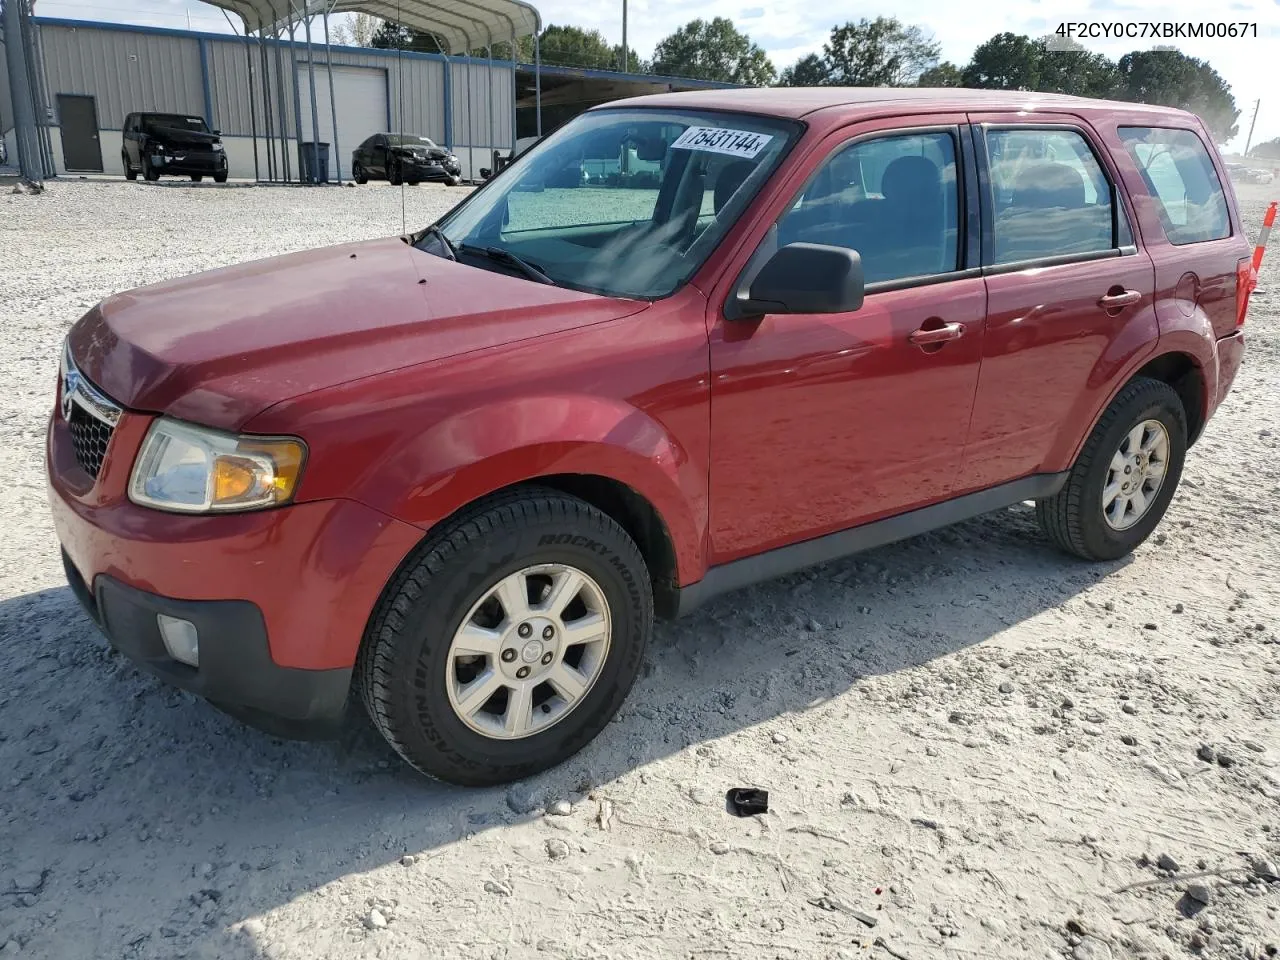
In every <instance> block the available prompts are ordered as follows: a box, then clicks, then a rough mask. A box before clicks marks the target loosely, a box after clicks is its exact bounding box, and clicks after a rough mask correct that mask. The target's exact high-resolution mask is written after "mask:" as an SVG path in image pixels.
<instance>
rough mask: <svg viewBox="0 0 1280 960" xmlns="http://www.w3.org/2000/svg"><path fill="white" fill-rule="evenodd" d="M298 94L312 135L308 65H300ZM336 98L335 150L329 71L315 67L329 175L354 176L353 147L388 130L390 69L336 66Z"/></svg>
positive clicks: (305, 134)
mask: <svg viewBox="0 0 1280 960" xmlns="http://www.w3.org/2000/svg"><path fill="white" fill-rule="evenodd" d="M298 95H299V97H300V99H301V100H302V135H303V137H304V138H305V139H307V140H310V139H312V135H311V83H310V80H309V79H308V76H307V70H306V67H299V68H298ZM333 99H334V102H335V103H336V104H337V106H338V146H339V147H340V148H341V150H342V155H341V156H336V155H335V152H334V140H333V113H332V111H330V109H329V75H328V72H327V71H325V70H324V69H323V68H322V67H320V66H319V65H317V67H316V110H317V111H318V113H319V116H318V117H317V118H316V119H317V121H318V126H319V129H320V137H319V139H320V141H321V142H322V143H327V144H329V176H330V178H331V179H336V178H337V177H339V176H346V177H349V176H351V151H352V150H354V149H355V148H356V147H357V146H359V145H360V144H361V143H362V142H363V141H364V140H365V139H366V138H367V137H371V136H373V135H374V134H375V133H385V132H386V130H387V73H386V71H385V70H376V69H370V68H368V67H338V66H335V67H334V68H333Z"/></svg>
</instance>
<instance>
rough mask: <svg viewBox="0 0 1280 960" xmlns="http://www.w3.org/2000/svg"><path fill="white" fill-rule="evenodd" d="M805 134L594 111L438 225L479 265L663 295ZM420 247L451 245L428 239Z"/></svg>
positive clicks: (651, 113) (767, 126) (758, 125)
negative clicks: (518, 262) (515, 265)
mask: <svg viewBox="0 0 1280 960" xmlns="http://www.w3.org/2000/svg"><path fill="white" fill-rule="evenodd" d="M799 130H800V127H799V125H798V124H796V123H792V122H788V121H784V120H778V119H774V118H770V117H756V116H747V115H744V114H731V113H719V112H713V111H693V110H690V111H685V110H663V111H658V110H643V109H632V110H623V109H618V110H598V111H592V112H590V113H586V114H583V115H582V116H580V117H578V118H576V119H575V120H573V121H572V122H570V123H568V124H566V125H565V126H564V127H562V128H561V129H560V130H558V131H557V132H555V133H554V134H551V135H550V136H549V137H547V139H546V140H545V141H544V142H543V143H541V144H539V145H538V146H537V147H536V148H534V149H533V150H531V151H529V153H527V154H524V155H523V156H521V157H520V158H519V159H517V160H516V161H515V163H513V164H512V165H511V167H510V168H509V169H508V170H505V171H503V173H502V175H501V176H499V177H498V178H496V179H495V180H493V181H492V182H491V183H490V184H489V185H488V186H486V187H485V188H483V189H481V190H479V191H477V192H476V193H475V194H473V195H472V197H470V198H469V199H468V200H467V201H466V202H465V203H463V204H462V205H461V206H459V207H457V208H456V209H454V210H453V211H452V212H451V213H450V214H449V215H448V216H446V217H445V218H444V219H443V220H441V221H440V223H439V226H440V228H441V230H442V231H443V233H444V235H445V236H446V237H447V238H448V240H449V242H450V246H451V247H452V248H453V250H454V251H455V252H456V253H457V256H458V259H460V260H462V261H463V262H466V263H471V264H473V265H475V266H480V267H484V268H487V269H502V270H504V271H506V272H510V271H511V270H512V265H511V258H510V255H514V256H515V257H519V258H520V259H522V260H523V261H525V263H526V264H528V265H532V266H533V267H534V268H535V269H536V270H538V271H539V272H541V273H543V274H545V276H546V278H549V280H550V281H551V282H552V283H556V284H559V285H561V286H567V287H573V288H575V289H580V290H588V291H591V292H596V293H603V294H606V295H609V296H623V297H633V298H644V299H652V298H657V297H664V296H667V295H668V294H670V293H672V292H674V291H675V290H676V289H677V288H679V287H680V286H681V285H682V284H683V283H685V282H686V281H687V280H688V279H689V277H690V276H691V275H692V274H693V272H694V271H695V270H696V269H697V268H698V267H699V266H700V265H701V264H702V262H703V261H704V260H706V258H707V256H708V255H709V254H710V253H711V251H712V250H714V249H715V246H716V244H718V243H719V242H720V240H721V238H722V237H723V236H724V235H725V233H726V232H727V231H728V229H729V227H730V226H731V225H732V224H733V222H734V221H735V220H736V219H737V218H738V216H739V215H740V214H741V213H742V211H743V210H744V209H745V208H746V206H747V204H748V203H749V202H750V200H751V199H752V197H754V196H755V194H756V192H757V191H758V190H759V188H760V186H761V184H763V183H764V181H765V180H766V179H767V178H768V177H769V176H770V174H771V173H772V172H773V171H774V169H775V168H776V167H777V165H778V163H779V161H780V160H781V158H782V156H783V154H784V152H785V151H786V149H787V147H788V146H789V145H790V144H791V143H792V141H793V140H794V139H795V137H796V135H797V134H798V133H799ZM418 246H419V247H420V248H421V249H424V250H428V251H431V252H440V248H441V245H440V244H439V243H438V241H437V240H435V239H433V237H432V235H430V234H423V235H422V236H421V237H420V239H419V240H418ZM495 251H496V254H495ZM524 272H525V273H526V274H527V271H524Z"/></svg>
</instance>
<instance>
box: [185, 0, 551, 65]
mask: <svg viewBox="0 0 1280 960" xmlns="http://www.w3.org/2000/svg"><path fill="white" fill-rule="evenodd" d="M207 2H208V3H211V4H213V5H214V6H216V7H222V8H223V9H224V10H229V11H230V12H232V13H235V14H239V16H240V17H241V19H243V20H244V24H245V31H246V32H250V31H252V32H259V33H263V34H266V35H271V34H274V33H276V32H277V31H279V30H280V29H282V28H285V27H287V26H288V25H289V23H290V21H292V22H295V23H296V22H298V21H300V20H301V19H303V18H306V17H318V16H321V15H322V14H326V13H368V14H372V15H373V16H375V17H379V18H381V19H383V20H391V21H394V22H396V23H400V24H403V25H404V26H406V27H412V28H413V29H415V30H420V31H422V32H423V33H430V34H434V35H435V37H436V38H437V39H438V40H439V41H440V43H441V44H442V45H443V46H444V47H445V49H446V50H447V51H448V52H449V53H453V54H457V53H466V52H467V51H468V50H478V49H481V48H483V47H485V46H488V45H489V44H493V43H498V42H511V41H514V40H516V39H518V38H520V37H527V36H529V35H531V34H536V33H537V32H538V30H539V29H540V28H541V26H542V18H541V17H540V16H539V14H538V11H537V9H536V8H535V7H534V6H533V5H532V4H530V3H526V2H525V0H207Z"/></svg>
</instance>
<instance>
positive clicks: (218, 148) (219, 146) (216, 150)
mask: <svg viewBox="0 0 1280 960" xmlns="http://www.w3.org/2000/svg"><path fill="white" fill-rule="evenodd" d="M223 149H224V148H223V146H222V144H220V143H215V144H214V145H213V152H214V153H221V152H222V151H223Z"/></svg>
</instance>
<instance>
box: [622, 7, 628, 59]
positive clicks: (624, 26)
mask: <svg viewBox="0 0 1280 960" xmlns="http://www.w3.org/2000/svg"><path fill="white" fill-rule="evenodd" d="M622 72H623V73H626V72H627V0H622Z"/></svg>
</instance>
